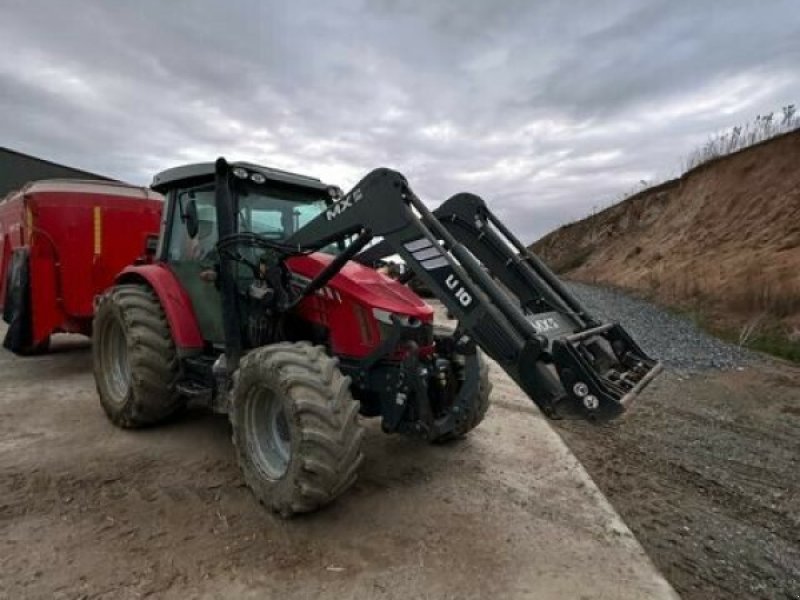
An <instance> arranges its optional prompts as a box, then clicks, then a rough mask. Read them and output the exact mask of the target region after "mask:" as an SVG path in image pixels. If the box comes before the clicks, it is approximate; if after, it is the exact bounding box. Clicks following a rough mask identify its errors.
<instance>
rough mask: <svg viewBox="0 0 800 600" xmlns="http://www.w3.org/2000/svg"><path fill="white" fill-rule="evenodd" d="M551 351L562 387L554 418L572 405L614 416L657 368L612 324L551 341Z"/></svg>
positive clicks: (602, 417)
mask: <svg viewBox="0 0 800 600" xmlns="http://www.w3.org/2000/svg"><path fill="white" fill-rule="evenodd" d="M551 354H552V358H553V364H554V366H555V369H556V372H557V373H558V378H559V380H560V381H561V385H562V386H563V387H564V391H565V392H566V397H565V398H564V399H562V400H561V401H560V402H558V403H556V404H555V405H554V407H553V408H554V413H555V414H554V415H553V416H554V417H565V416H567V415H568V414H570V413H573V412H574V411H575V410H577V411H578V412H580V413H583V414H584V415H587V416H590V417H591V418H595V419H598V420H607V419H613V418H614V417H616V416H618V415H619V414H621V413H622V412H623V411H624V410H625V409H626V408H627V407H628V406H630V404H631V403H632V402H633V401H634V399H635V398H636V397H637V396H638V395H639V393H640V392H641V391H642V390H643V389H644V388H645V387H646V386H647V385H648V384H649V383H650V382H651V381H652V380H653V378H654V377H655V376H656V375H658V373H659V372H660V371H661V369H662V366H661V363H660V362H658V361H655V360H653V359H652V358H650V357H648V356H647V355H646V354H645V353H644V352H643V351H642V350H641V348H639V346H638V345H637V344H636V343H635V342H634V341H633V340H632V339H631V337H630V336H629V335H628V334H627V333H626V331H625V330H624V329H623V328H622V327H621V326H620V325H619V324H617V323H609V324H606V325H601V326H599V327H595V328H592V329H589V330H586V331H582V332H580V333H575V334H572V335H567V336H564V337H563V338H561V339H556V340H553V342H552V347H551ZM570 405H571V406H570Z"/></svg>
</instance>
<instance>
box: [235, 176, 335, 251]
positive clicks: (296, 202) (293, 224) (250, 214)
mask: <svg viewBox="0 0 800 600" xmlns="http://www.w3.org/2000/svg"><path fill="white" fill-rule="evenodd" d="M238 207H239V211H238V215H237V216H238V219H237V220H238V228H239V231H240V232H245V231H249V232H252V233H258V234H260V235H262V236H264V237H267V238H271V239H275V240H283V239H286V238H287V237H289V236H290V235H292V234H293V233H294V232H295V231H297V230H298V229H300V228H301V227H303V226H304V225H305V224H306V223H308V222H309V221H311V220H312V219H313V218H314V217H316V216H317V215H318V214H320V213H321V212H322V211H323V210H324V209H325V198H324V197H321V196H320V195H318V194H315V193H314V191H313V190H299V191H296V190H291V191H290V190H275V189H272V190H264V189H263V188H260V187H254V186H253V187H251V186H247V187H245V188H243V189H241V190H239V194H238Z"/></svg>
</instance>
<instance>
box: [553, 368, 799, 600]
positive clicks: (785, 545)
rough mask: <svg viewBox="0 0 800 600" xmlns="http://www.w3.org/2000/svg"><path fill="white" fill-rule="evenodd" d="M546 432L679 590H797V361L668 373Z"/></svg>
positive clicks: (704, 596) (695, 595)
mask: <svg viewBox="0 0 800 600" xmlns="http://www.w3.org/2000/svg"><path fill="white" fill-rule="evenodd" d="M556 429H557V430H558V431H559V432H560V433H561V435H562V436H563V438H564V439H565V440H566V441H567V443H568V445H569V447H570V448H571V449H572V451H573V452H574V453H575V454H576V456H577V457H578V459H579V460H580V461H581V462H582V463H583V465H584V466H585V467H586V468H587V470H588V471H589V473H590V474H591V476H592V478H593V479H594V480H595V482H596V483H597V484H598V485H599V486H600V489H601V490H602V491H603V492H604V493H605V494H606V496H607V498H608V499H609V500H610V501H611V503H612V504H613V505H614V507H615V508H616V509H617V511H619V513H620V514H621V516H622V517H623V519H624V520H625V522H626V523H627V524H628V526H629V527H630V528H631V529H632V531H633V532H634V534H635V535H636V536H637V538H638V539H639V541H640V542H641V543H642V544H643V545H644V547H645V549H646V550H647V552H648V554H649V555H650V557H651V558H652V559H653V560H654V562H655V563H656V565H657V566H658V567H659V569H661V571H662V573H664V575H665V576H666V577H667V579H668V580H669V581H670V583H672V584H673V586H675V589H676V590H677V591H678V592H679V593H680V594H681V596H682V597H684V598H687V599H697V600H715V599H720V600H722V599H726V600H727V599H729V598H764V599H777V598H788V599H794V600H796V599H798V598H800V369H797V368H795V367H792V366H791V365H789V364H785V363H779V362H764V363H759V364H754V365H751V366H747V367H745V368H743V370H734V371H730V372H718V371H707V372H704V373H696V374H693V375H691V376H687V375H685V374H684V375H678V374H677V373H675V372H669V373H667V374H665V375H664V376H662V377H661V378H660V379H659V380H657V381H656V383H655V384H654V386H653V387H652V388H651V389H650V390H649V391H648V394H647V401H646V402H643V403H641V405H639V406H637V407H636V408H635V410H633V411H632V412H630V413H629V414H628V415H626V417H625V418H623V419H621V420H619V421H616V422H614V423H611V424H608V425H604V426H593V425H591V424H588V423H585V422H561V423H560V424H558V425H557V427H556Z"/></svg>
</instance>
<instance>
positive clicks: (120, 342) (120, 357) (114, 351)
mask: <svg viewBox="0 0 800 600" xmlns="http://www.w3.org/2000/svg"><path fill="white" fill-rule="evenodd" d="M102 350H103V356H104V357H105V361H104V362H105V364H104V365H103V367H104V368H103V375H104V378H105V380H106V387H107V388H108V391H109V396H110V399H111V401H112V402H114V403H115V404H122V403H123V402H125V399H126V397H127V396H128V392H129V390H130V387H131V366H130V362H129V361H128V344H127V341H126V340H125V332H124V331H123V329H122V325H121V324H120V322H119V320H118V319H112V320H111V321H110V322H109V323H108V325H107V326H106V335H104V336H103V348H102Z"/></svg>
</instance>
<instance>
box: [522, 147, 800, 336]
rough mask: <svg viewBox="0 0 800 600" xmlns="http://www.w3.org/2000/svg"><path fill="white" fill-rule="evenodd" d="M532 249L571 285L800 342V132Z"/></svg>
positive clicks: (635, 199)
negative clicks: (608, 290)
mask: <svg viewBox="0 0 800 600" xmlns="http://www.w3.org/2000/svg"><path fill="white" fill-rule="evenodd" d="M532 248H533V250H534V252H536V253H537V254H539V255H540V256H542V258H543V259H544V260H545V261H547V262H548V263H549V264H550V265H551V266H552V267H553V268H555V270H556V271H558V272H560V273H563V274H565V275H567V277H569V278H572V279H576V280H580V281H586V282H594V283H605V284H611V285H615V286H620V287H623V288H627V289H631V290H635V291H638V292H640V293H644V294H645V295H646V296H648V297H650V298H653V299H655V300H656V301H659V302H661V303H664V304H668V305H675V306H680V307H684V308H692V309H695V310H699V311H700V312H701V313H702V314H703V315H704V316H705V317H707V318H709V319H711V323H710V324H711V325H713V326H719V327H722V328H725V329H728V330H733V331H737V332H738V331H742V329H743V328H745V327H747V326H751V327H753V329H755V330H756V333H758V329H759V328H760V329H761V330H762V331H766V329H767V328H769V329H771V330H772V331H780V332H782V334H783V335H784V336H785V337H787V338H788V339H795V340H797V341H798V342H800V131H795V132H792V133H788V134H785V135H782V136H779V137H777V138H773V139H772V140H769V141H766V142H763V143H761V144H758V145H756V146H752V147H750V148H747V149H745V150H742V151H740V152H737V153H735V154H732V155H729V156H727V157H723V158H721V159H717V160H715V161H712V162H709V163H706V164H704V165H701V166H700V167H698V168H696V169H694V170H692V171H689V172H688V173H686V174H685V175H683V176H682V177H680V178H679V179H674V180H672V181H668V182H666V183H664V184H661V185H658V186H655V187H653V188H650V189H647V190H644V191H642V192H640V193H638V194H636V195H634V196H631V197H630V198H627V199H626V200H624V201H622V202H620V203H619V204H616V205H614V206H612V207H610V208H608V209H606V210H604V211H602V212H600V213H597V214H595V215H593V216H591V217H587V218H586V219H583V220H581V221H578V222H575V223H571V224H569V225H565V226H564V227H561V228H559V229H557V230H556V231H554V232H552V233H550V234H548V235H547V236H545V237H544V238H542V239H541V240H539V241H537V242H536V243H535V244H533V246H532Z"/></svg>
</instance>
